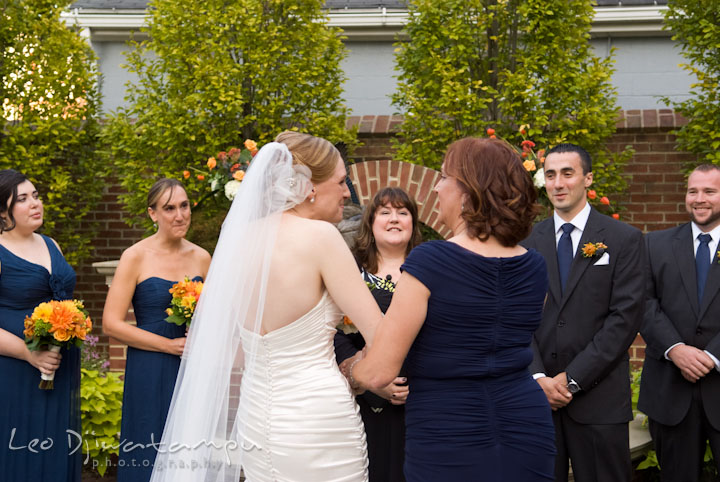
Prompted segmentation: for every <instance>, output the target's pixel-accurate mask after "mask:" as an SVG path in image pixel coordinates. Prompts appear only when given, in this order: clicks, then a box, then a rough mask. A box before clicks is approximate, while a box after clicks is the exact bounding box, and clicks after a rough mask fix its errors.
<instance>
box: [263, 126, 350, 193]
mask: <svg viewBox="0 0 720 482" xmlns="http://www.w3.org/2000/svg"><path fill="white" fill-rule="evenodd" d="M275 142H282V143H283V144H285V145H286V146H287V147H288V149H290V153H291V154H292V156H293V163H294V164H302V165H304V166H307V167H309V168H310V172H312V179H311V181H312V182H313V183H319V182H323V181H327V180H328V179H330V177H332V175H333V172H335V168H336V167H337V161H338V159H340V152H339V151H338V150H337V149H336V148H335V146H333V145H332V144H331V143H330V141H328V140H326V139H323V138H321V137H315V136H311V135H310V134H303V133H301V132H295V131H284V132H281V133H280V134H278V136H277V137H276V138H275Z"/></svg>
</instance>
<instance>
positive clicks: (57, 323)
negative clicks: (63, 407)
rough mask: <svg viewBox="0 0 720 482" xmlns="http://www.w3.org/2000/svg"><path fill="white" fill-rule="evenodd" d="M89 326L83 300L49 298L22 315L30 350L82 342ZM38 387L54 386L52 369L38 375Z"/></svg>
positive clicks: (54, 349) (77, 344) (89, 328)
mask: <svg viewBox="0 0 720 482" xmlns="http://www.w3.org/2000/svg"><path fill="white" fill-rule="evenodd" d="M90 330H92V321H91V320H90V316H89V315H88V312H87V311H86V310H85V306H84V305H83V303H82V301H79V300H65V301H48V302H45V303H40V304H39V305H38V306H37V307H35V309H34V310H33V312H32V315H30V316H26V317H25V330H24V331H23V333H24V334H25V344H27V347H28V349H29V350H30V351H37V350H50V351H53V352H55V353H57V352H59V351H60V348H62V347H65V348H68V347H71V346H77V347H80V346H82V343H83V341H84V340H85V338H86V336H87V334H88V333H90ZM40 378H41V381H40V388H41V389H43V390H52V389H53V388H54V382H53V381H54V380H55V373H51V374H49V375H46V374H44V373H42V374H41V375H40Z"/></svg>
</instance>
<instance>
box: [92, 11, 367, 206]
mask: <svg viewBox="0 0 720 482" xmlns="http://www.w3.org/2000/svg"><path fill="white" fill-rule="evenodd" d="M322 4H323V2H322V1H321V0H236V1H232V2H228V1H226V0H207V1H202V2H198V1H196V0H155V1H153V2H151V4H150V9H149V14H150V19H149V27H148V28H147V29H146V31H147V33H148V34H149V40H146V41H143V42H141V43H134V47H135V48H134V50H132V51H131V52H130V53H129V54H128V68H129V70H130V71H131V72H134V73H136V74H137V75H138V76H139V81H138V83H137V84H135V85H129V86H128V87H129V93H128V96H127V98H126V101H127V103H128V105H129V106H128V107H127V108H121V109H119V110H118V112H117V113H116V114H115V115H114V116H113V117H112V119H111V120H110V122H109V125H108V129H107V133H106V138H107V141H108V145H109V146H110V149H111V151H112V156H113V162H114V164H115V166H116V168H117V172H118V174H119V178H120V180H121V182H122V185H123V186H124V187H125V189H126V190H127V193H128V194H127V195H125V196H123V201H124V202H125V204H126V205H127V207H128V209H129V211H130V212H131V213H132V214H133V215H135V216H136V217H135V220H137V219H138V218H139V216H140V215H142V213H144V212H145V194H146V193H147V190H148V188H149V187H150V185H151V184H152V183H153V182H154V181H155V180H156V179H157V178H159V177H161V176H168V177H178V176H180V175H181V173H182V172H183V170H186V169H188V167H189V166H196V165H200V164H199V163H200V162H201V161H202V160H203V159H207V158H208V157H210V156H214V155H215V154H216V153H217V152H218V151H221V150H226V149H228V148H229V147H233V146H235V147H241V146H242V144H243V141H244V140H245V139H253V140H255V141H257V142H258V144H261V145H262V144H264V143H265V142H267V141H270V140H272V139H273V138H274V137H275V136H276V135H277V134H278V133H279V132H280V131H282V130H284V129H300V130H302V131H304V132H308V133H310V134H314V135H319V136H323V137H326V138H328V139H329V140H331V141H333V142H337V141H340V140H343V141H347V142H350V141H351V140H352V139H353V136H352V135H351V134H350V133H349V132H348V131H346V130H345V118H346V115H347V111H346V108H345V106H344V105H343V103H342V98H341V95H342V83H343V81H344V73H343V71H342V70H341V68H340V61H341V60H342V59H343V57H344V56H345V50H344V46H343V44H342V39H341V37H340V35H339V31H338V30H337V29H334V28H329V27H328V26H327V18H326V15H325V13H324V12H323V10H322ZM197 182H199V181H197V180H196V179H194V178H191V179H190V180H189V181H188V183H189V185H190V187H191V188H192V186H193V183H197Z"/></svg>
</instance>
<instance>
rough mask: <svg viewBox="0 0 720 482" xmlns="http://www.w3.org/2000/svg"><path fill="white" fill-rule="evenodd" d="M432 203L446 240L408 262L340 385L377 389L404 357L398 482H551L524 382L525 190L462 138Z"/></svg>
mask: <svg viewBox="0 0 720 482" xmlns="http://www.w3.org/2000/svg"><path fill="white" fill-rule="evenodd" d="M435 192H436V193H437V195H438V202H439V207H440V219H441V221H442V222H443V223H444V224H445V225H446V226H448V227H449V228H450V229H451V230H452V232H453V236H452V237H451V238H450V239H449V240H448V241H431V242H428V243H424V244H421V245H420V246H418V247H417V248H415V249H414V250H413V251H412V252H411V253H410V255H409V256H408V258H407V260H406V261H405V264H403V267H402V270H403V274H402V276H401V277H400V280H399V281H398V286H397V289H396V291H395V295H394V296H393V300H392V303H391V305H390V309H389V310H388V313H387V316H386V318H385V320H384V321H383V322H382V323H381V324H380V326H379V328H378V330H377V332H376V334H375V339H374V341H373V345H372V347H371V348H370V350H369V353H368V355H367V357H366V358H365V359H364V360H361V361H359V362H358V363H356V365H355V366H354V367H352V368H353V369H351V370H349V371H350V375H351V377H354V378H353V381H354V382H356V383H359V384H360V385H361V386H362V387H370V388H373V387H377V386H383V385H385V384H387V382H388V381H389V380H391V379H392V378H393V377H394V376H395V375H396V374H397V372H398V370H399V369H400V366H401V365H402V362H403V359H404V358H405V356H406V354H407V362H406V367H407V373H408V382H409V384H410V386H411V387H412V390H410V394H409V396H408V400H407V404H406V412H405V413H406V418H405V423H406V442H405V477H406V479H407V480H408V481H409V482H415V481H427V480H480V481H484V482H501V481H513V482H522V481H546V480H553V472H554V470H553V469H554V456H555V435H554V429H553V423H552V419H551V410H550V406H549V405H548V402H547V398H546V397H545V395H544V393H543V391H542V389H541V388H540V386H539V385H538V384H537V383H536V382H535V381H534V380H533V378H532V376H531V374H530V373H529V371H528V365H529V364H530V361H531V359H532V350H531V347H530V346H531V340H532V336H533V332H534V331H535V329H536V328H537V326H538V325H539V323H540V318H541V314H542V307H543V301H544V298H545V291H546V288H547V272H546V268H545V261H544V259H543V257H542V256H541V255H539V254H538V253H537V252H535V251H532V250H530V251H527V250H525V248H523V247H521V246H519V245H518V242H520V241H521V240H522V239H523V238H525V237H526V236H527V235H528V234H529V233H530V230H531V227H532V222H533V219H534V217H535V215H536V213H537V208H538V206H537V205H536V204H535V201H536V199H537V194H536V191H535V188H534V186H533V184H532V181H531V179H530V176H529V175H528V173H527V172H526V171H525V169H524V168H523V166H522V160H521V158H520V156H519V155H518V154H517V153H516V152H515V151H514V150H513V149H512V148H511V147H510V146H509V145H507V144H506V143H505V142H504V141H500V140H492V139H475V138H467V139H462V140H460V141H457V142H455V143H453V144H451V145H450V147H449V148H448V152H447V154H446V155H445V160H444V162H443V166H442V175H441V177H440V180H439V182H438V184H437V185H436V186H435Z"/></svg>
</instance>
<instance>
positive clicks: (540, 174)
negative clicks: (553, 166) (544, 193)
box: [533, 168, 545, 189]
mask: <svg viewBox="0 0 720 482" xmlns="http://www.w3.org/2000/svg"><path fill="white" fill-rule="evenodd" d="M533 184H535V187H536V188H538V189H540V188H541V187H545V169H543V168H540V169H538V171H537V172H536V173H535V175H534V176H533Z"/></svg>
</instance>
